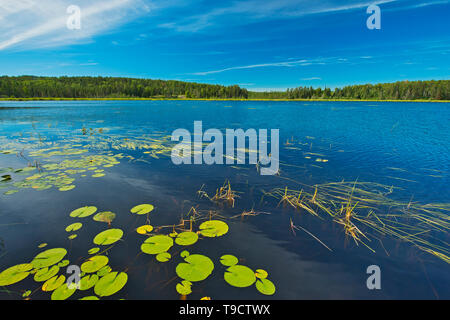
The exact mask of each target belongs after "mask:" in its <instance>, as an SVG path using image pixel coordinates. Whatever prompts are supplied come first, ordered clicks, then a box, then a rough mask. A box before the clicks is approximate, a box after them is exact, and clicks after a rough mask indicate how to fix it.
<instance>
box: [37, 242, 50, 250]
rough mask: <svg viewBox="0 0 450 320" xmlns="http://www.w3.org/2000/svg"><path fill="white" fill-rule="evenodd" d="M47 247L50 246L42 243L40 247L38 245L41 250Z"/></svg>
mask: <svg viewBox="0 0 450 320" xmlns="http://www.w3.org/2000/svg"><path fill="white" fill-rule="evenodd" d="M46 246H48V243H41V244H40V245H38V248H39V249H42V248H45V247H46Z"/></svg>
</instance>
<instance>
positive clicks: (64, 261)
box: [58, 259, 70, 268]
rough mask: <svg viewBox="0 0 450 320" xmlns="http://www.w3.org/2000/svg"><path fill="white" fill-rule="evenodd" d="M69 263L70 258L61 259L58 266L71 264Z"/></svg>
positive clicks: (62, 266)
mask: <svg viewBox="0 0 450 320" xmlns="http://www.w3.org/2000/svg"><path fill="white" fill-rule="evenodd" d="M69 263H70V261H69V260H67V259H66V260H63V261H61V262H60V263H58V267H60V268H64V267H67V266H68V265H69Z"/></svg>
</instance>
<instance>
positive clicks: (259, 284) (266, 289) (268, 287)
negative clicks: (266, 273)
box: [256, 279, 276, 296]
mask: <svg viewBox="0 0 450 320" xmlns="http://www.w3.org/2000/svg"><path fill="white" fill-rule="evenodd" d="M256 289H258V291H259V292H261V293H262V294H265V295H267V296H271V295H273V294H274V293H275V290H276V289H275V285H274V284H273V282H272V281H270V280H268V279H259V280H258V281H256Z"/></svg>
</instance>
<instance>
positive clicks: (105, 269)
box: [97, 266, 112, 277]
mask: <svg viewBox="0 0 450 320" xmlns="http://www.w3.org/2000/svg"><path fill="white" fill-rule="evenodd" d="M111 271H112V268H111V267H110V266H104V267H103V268H101V269H100V270H98V271H97V275H98V276H99V277H103V276H106V275H107V274H108V273H110V272H111Z"/></svg>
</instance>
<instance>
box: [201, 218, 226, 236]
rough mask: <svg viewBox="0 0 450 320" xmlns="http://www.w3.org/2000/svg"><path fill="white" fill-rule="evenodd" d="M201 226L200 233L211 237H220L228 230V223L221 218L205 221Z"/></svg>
mask: <svg viewBox="0 0 450 320" xmlns="http://www.w3.org/2000/svg"><path fill="white" fill-rule="evenodd" d="M199 228H200V234H201V235H202V236H204V237H209V238H215V237H220V236H223V235H224V234H226V233H227V232H228V225H227V224H226V223H225V222H223V221H220V220H211V221H205V222H203V223H202V224H201V225H200V227H199Z"/></svg>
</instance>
